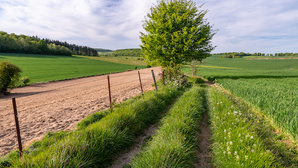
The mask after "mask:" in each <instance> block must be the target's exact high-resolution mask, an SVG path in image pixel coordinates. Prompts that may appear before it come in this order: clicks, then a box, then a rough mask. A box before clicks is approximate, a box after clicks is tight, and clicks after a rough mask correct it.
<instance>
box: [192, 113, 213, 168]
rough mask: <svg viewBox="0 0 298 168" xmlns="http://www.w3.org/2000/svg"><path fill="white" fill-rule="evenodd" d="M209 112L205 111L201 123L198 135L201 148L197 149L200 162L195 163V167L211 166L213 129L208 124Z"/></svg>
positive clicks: (206, 167)
mask: <svg viewBox="0 0 298 168" xmlns="http://www.w3.org/2000/svg"><path fill="white" fill-rule="evenodd" d="M208 120H209V117H208V114H207V112H205V113H204V114H203V118H202V121H201V123H200V126H199V127H200V133H199V134H198V135H197V137H198V139H199V149H200V151H197V153H196V154H197V157H198V160H199V163H197V164H195V165H194V167H201V168H209V167H211V165H210V161H211V151H210V144H211V142H210V138H211V131H210V127H209V124H208Z"/></svg>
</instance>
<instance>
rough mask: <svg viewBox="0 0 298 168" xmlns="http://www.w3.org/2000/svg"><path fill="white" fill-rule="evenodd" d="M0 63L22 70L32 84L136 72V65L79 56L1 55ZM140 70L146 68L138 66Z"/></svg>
mask: <svg viewBox="0 0 298 168" xmlns="http://www.w3.org/2000/svg"><path fill="white" fill-rule="evenodd" d="M0 61H10V62H12V63H14V64H15V65H17V66H19V67H20V68H21V69H22V71H23V72H22V76H28V77H29V78H30V80H31V83H37V82H47V81H57V80H64V79H72V78H78V77H83V76H93V75H100V74H108V73H115V72H122V71H127V70H134V69H135V67H136V66H135V65H127V64H119V63H112V62H106V61H101V60H95V59H90V58H89V57H79V56H55V55H38V54H12V53H0ZM137 67H138V69H140V68H145V66H139V65H138V66H137Z"/></svg>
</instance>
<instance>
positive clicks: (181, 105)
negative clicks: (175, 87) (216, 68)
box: [129, 86, 204, 168]
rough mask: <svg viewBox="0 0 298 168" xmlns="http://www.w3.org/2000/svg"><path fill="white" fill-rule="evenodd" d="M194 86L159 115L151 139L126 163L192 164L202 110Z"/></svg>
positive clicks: (198, 94) (170, 165) (199, 89)
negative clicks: (166, 112)
mask: <svg viewBox="0 0 298 168" xmlns="http://www.w3.org/2000/svg"><path fill="white" fill-rule="evenodd" d="M203 94H204V91H203V89H202V88H199V87H197V86H195V87H193V88H192V89H191V90H190V91H188V92H186V93H185V94H184V95H183V96H182V97H181V98H180V99H179V100H178V101H177V102H176V103H175V104H174V106H173V107H172V108H171V109H170V111H169V113H168V115H167V116H166V117H165V118H163V119H162V121H161V126H160V128H159V129H158V130H157V133H156V134H155V135H153V136H152V140H151V141H150V142H149V143H148V144H147V146H146V147H145V148H144V149H143V150H142V152H141V153H140V154H138V155H137V156H136V157H135V158H134V159H133V160H132V162H131V164H130V165H129V166H130V167H142V168H143V167H192V164H193V163H194V162H195V159H196V156H195V153H194V152H195V150H196V149H195V147H194V146H195V143H196V136H195V133H196V131H197V128H198V127H197V125H198V120H200V118H201V114H202V112H203V105H202V101H203V100H202V99H203V98H202V95H203Z"/></svg>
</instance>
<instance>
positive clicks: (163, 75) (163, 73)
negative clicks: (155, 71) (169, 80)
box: [162, 70, 165, 85]
mask: <svg viewBox="0 0 298 168" xmlns="http://www.w3.org/2000/svg"><path fill="white" fill-rule="evenodd" d="M162 83H163V85H165V71H164V70H162Z"/></svg>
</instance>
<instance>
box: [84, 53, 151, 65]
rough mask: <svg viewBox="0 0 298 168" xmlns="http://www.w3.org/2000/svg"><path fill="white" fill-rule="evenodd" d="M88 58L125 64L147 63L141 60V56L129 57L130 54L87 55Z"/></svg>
mask: <svg viewBox="0 0 298 168" xmlns="http://www.w3.org/2000/svg"><path fill="white" fill-rule="evenodd" d="M88 58H90V59H95V60H100V61H107V62H113V63H118V64H127V65H135V66H138V67H139V66H141V67H142V66H147V63H145V62H144V61H142V58H141V57H131V56H118V57H112V56H111V57H106V56H101V57H88Z"/></svg>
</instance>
